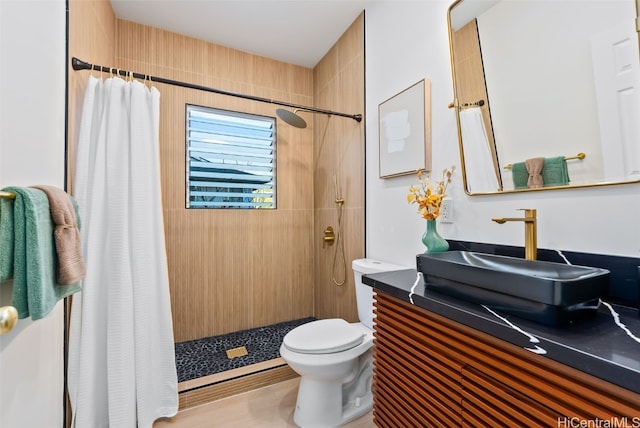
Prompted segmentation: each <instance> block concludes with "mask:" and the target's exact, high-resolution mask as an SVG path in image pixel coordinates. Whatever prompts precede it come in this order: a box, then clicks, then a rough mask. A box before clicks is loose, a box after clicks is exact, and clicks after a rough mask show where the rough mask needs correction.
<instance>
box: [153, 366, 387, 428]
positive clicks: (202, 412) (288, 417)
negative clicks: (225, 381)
mask: <svg viewBox="0 0 640 428" xmlns="http://www.w3.org/2000/svg"><path fill="white" fill-rule="evenodd" d="M299 382H300V378H295V379H291V380H287V381H285V382H280V383H277V384H275V385H271V386H267V387H264V388H260V389H256V390H254V391H249V392H245V393H243V394H239V395H234V396H233V397H228V398H224V399H222V400H218V401H214V402H212V403H209V404H204V405H202V406H198V407H193V408H190V409H186V410H183V411H181V412H178V414H177V415H176V416H175V417H173V418H171V419H160V420H158V421H156V423H155V424H154V425H153V427H154V428H205V427H206V428H210V427H238V428H280V427H283V428H284V427H295V426H296V425H295V424H294V423H293V409H294V407H295V404H296V395H297V393H298V383H299ZM344 427H345V428H372V427H375V425H374V424H373V413H372V412H369V413H368V414H366V415H364V416H363V417H361V418H359V419H357V420H355V421H353V422H350V423H348V424H347V425H344Z"/></svg>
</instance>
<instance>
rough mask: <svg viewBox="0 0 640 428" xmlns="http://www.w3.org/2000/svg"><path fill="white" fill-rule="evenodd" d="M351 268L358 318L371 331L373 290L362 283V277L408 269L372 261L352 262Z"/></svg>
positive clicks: (360, 260) (359, 260) (358, 260)
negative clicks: (369, 274)
mask: <svg viewBox="0 0 640 428" xmlns="http://www.w3.org/2000/svg"><path fill="white" fill-rule="evenodd" d="M351 268H352V269H353V276H354V284H355V287H356V303H357V304H358V318H359V319H360V322H361V323H362V324H363V325H365V326H366V327H367V328H369V329H371V330H373V288H371V287H369V286H368V285H365V284H363V283H362V275H364V274H368V273H379V272H390V271H394V270H404V269H410V268H408V267H406V266H400V265H394V264H392V263H387V262H382V261H380V260H374V259H357V260H354V261H353V262H352V263H351Z"/></svg>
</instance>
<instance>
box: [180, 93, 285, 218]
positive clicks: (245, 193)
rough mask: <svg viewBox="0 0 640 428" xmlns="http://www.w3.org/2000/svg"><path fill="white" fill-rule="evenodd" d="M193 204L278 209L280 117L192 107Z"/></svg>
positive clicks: (189, 111)
mask: <svg viewBox="0 0 640 428" xmlns="http://www.w3.org/2000/svg"><path fill="white" fill-rule="evenodd" d="M186 126H187V132H186V135H187V208H263V209H264V208H275V207H276V194H275V188H276V186H275V176H276V164H275V158H276V156H275V152H276V150H275V142H276V132H275V129H276V121H275V118H272V117H265V116H257V115H253V114H246V113H238V112H233V111H227V110H219V109H213V108H207V107H199V106H193V105H187V123H186Z"/></svg>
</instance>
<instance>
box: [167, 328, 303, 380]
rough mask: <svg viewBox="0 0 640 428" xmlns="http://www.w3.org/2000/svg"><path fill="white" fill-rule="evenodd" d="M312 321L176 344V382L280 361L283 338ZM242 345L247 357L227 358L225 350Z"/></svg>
mask: <svg viewBox="0 0 640 428" xmlns="http://www.w3.org/2000/svg"><path fill="white" fill-rule="evenodd" d="M314 320H315V318H302V319H298V320H293V321H287V322H282V323H278V324H273V325H269V326H266V327H258V328H254V329H250V330H243V331H237V332H234V333H228V334H223V335H220V336H212V337H205V338H203V339H196V340H190V341H187V342H180V343H176V344H175V350H176V368H177V371H178V382H184V381H187V380H192V379H197V378H200V377H204V376H209V375H212V374H216V373H221V372H224V371H227V370H231V369H237V368H239V367H245V366H248V365H251V364H256V363H260V362H263V361H268V360H273V359H275V358H279V357H280V345H281V344H282V339H283V338H284V336H285V335H286V334H287V333H288V332H289V331H291V330H293V329H294V328H295V327H298V326H299V325H302V324H305V323H308V322H310V321H314ZM241 346H244V347H246V348H247V351H248V355H245V356H242V357H236V358H231V359H230V358H228V356H227V350H229V349H233V348H238V347H241Z"/></svg>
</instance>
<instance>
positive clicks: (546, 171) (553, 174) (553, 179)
mask: <svg viewBox="0 0 640 428" xmlns="http://www.w3.org/2000/svg"><path fill="white" fill-rule="evenodd" d="M541 175H542V180H543V181H544V187H549V186H566V185H568V184H569V170H568V168H567V161H566V160H565V158H564V156H556V157H553V158H545V160H544V167H543V168H542V173H541Z"/></svg>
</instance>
